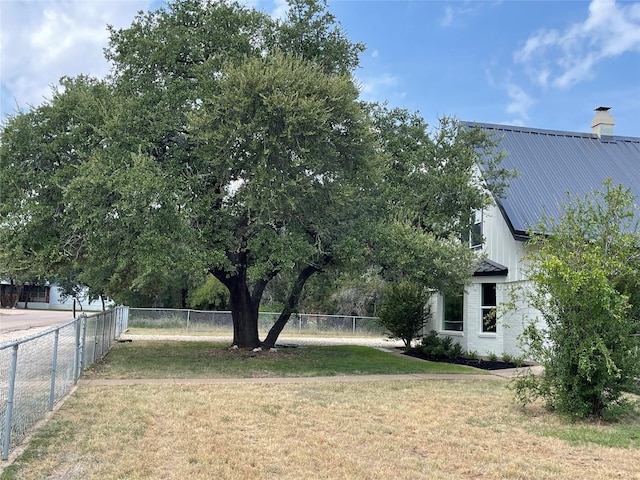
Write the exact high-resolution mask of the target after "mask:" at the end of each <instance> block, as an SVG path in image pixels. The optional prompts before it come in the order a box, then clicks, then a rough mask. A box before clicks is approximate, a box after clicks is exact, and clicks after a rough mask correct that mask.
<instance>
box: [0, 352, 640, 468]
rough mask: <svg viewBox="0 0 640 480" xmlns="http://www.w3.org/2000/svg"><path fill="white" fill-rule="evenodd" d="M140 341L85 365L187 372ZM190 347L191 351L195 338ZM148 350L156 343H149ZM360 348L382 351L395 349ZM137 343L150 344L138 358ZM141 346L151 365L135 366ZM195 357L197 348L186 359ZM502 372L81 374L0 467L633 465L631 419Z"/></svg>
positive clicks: (635, 443)
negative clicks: (320, 376) (498, 377)
mask: <svg viewBox="0 0 640 480" xmlns="http://www.w3.org/2000/svg"><path fill="white" fill-rule="evenodd" d="M141 343H142V342H137V345H127V344H123V345H118V347H117V348H116V349H115V350H114V351H113V352H112V353H111V354H110V355H109V357H108V358H109V363H107V364H104V365H101V366H100V367H99V368H97V369H96V370H95V371H94V372H93V373H92V377H93V378H99V377H113V376H123V377H128V378H132V377H136V376H138V374H136V373H134V372H137V371H144V370H146V371H147V373H153V372H154V371H156V372H157V370H158V369H162V368H165V367H167V366H168V365H170V364H171V363H172V362H173V361H174V360H175V363H176V364H177V365H178V366H177V367H175V372H174V373H176V374H178V373H179V372H180V370H182V373H183V374H184V375H185V376H188V375H190V373H189V372H187V371H185V369H188V370H190V369H191V367H190V366H189V365H190V364H189V362H187V358H186V357H188V354H187V353H185V352H184V350H183V349H182V348H181V347H180V345H176V344H174V343H167V342H157V343H156V344H155V346H154V345H152V344H151V342H149V343H150V344H149V345H147V346H146V347H144V348H142V350H141V351H139V352H138V354H137V355H139V357H138V358H135V356H134V355H133V351H132V350H131V349H130V348H129V347H132V346H136V347H138V348H139V347H140V346H141ZM198 343H199V342H196V345H197V344H198ZM192 347H193V348H194V350H193V351H192V354H193V353H194V352H197V351H199V352H200V353H201V354H202V352H203V351H205V350H206V349H205V348H204V347H196V346H193V345H192ZM209 348H210V349H211V345H210V344H209ZM158 349H159V350H158ZM221 350H224V351H226V352H227V353H229V357H230V358H233V360H234V361H235V363H236V364H241V365H245V366H247V367H248V366H251V367H252V368H250V369H249V370H248V371H247V373H246V374H245V375H238V376H243V377H252V376H255V375H256V370H255V369H253V365H252V363H259V362H262V361H264V362H265V365H266V364H268V363H270V362H271V363H277V364H278V366H277V367H272V366H270V367H268V368H267V367H265V368H263V369H262V370H264V371H271V372H274V370H273V368H275V370H276V371H283V370H286V365H285V364H287V363H289V364H292V363H298V362H305V361H306V362H307V363H308V366H307V367H306V369H302V371H301V372H298V374H299V375H300V376H305V374H304V373H303V371H304V370H306V371H307V372H308V373H311V372H312V371H314V367H313V364H314V363H313V362H314V361H315V362H322V361H327V362H328V361H329V360H328V358H334V360H332V361H333V362H334V366H333V367H332V370H333V371H334V372H335V371H341V370H344V369H348V368H349V367H347V366H346V365H347V364H349V363H351V362H352V361H353V360H354V358H353V356H354V355H356V356H357V355H361V356H362V357H364V358H367V359H368V360H367V361H365V362H362V363H361V366H358V367H357V369H359V370H360V371H362V373H371V372H370V371H367V368H366V365H371V366H372V368H378V367H374V364H375V363H376V360H375V355H374V356H371V357H369V356H368V352H366V350H368V349H364V350H362V349H361V347H360V348H356V349H352V348H347V349H346V352H349V353H344V352H343V356H342V359H340V358H337V357H340V355H339V351H340V349H337V350H336V349H327V350H325V351H324V353H323V352H322V350H321V349H320V351H318V352H315V353H313V354H309V357H308V359H307V360H303V357H304V356H305V355H307V354H305V353H301V354H300V356H297V357H288V358H280V359H273V358H270V357H269V355H270V354H264V355H258V356H255V357H248V358H244V359H243V358H236V357H231V356H232V355H238V352H234V351H229V350H226V349H221ZM303 350H308V351H312V350H313V349H300V351H303ZM371 350H373V349H371ZM159 351H162V352H164V354H163V356H161V357H158V355H159V353H158V352H159ZM373 351H374V352H376V354H381V355H386V356H387V357H386V358H387V359H388V360H390V359H392V358H396V357H394V356H392V355H389V354H388V353H384V352H378V351H377V350H373ZM140 352H142V353H140ZM244 353H245V354H247V353H246V352H244ZM289 354H290V353H289V352H286V355H289ZM145 355H146V356H151V357H150V358H147V359H146V360H145V359H144V357H145ZM221 355H222V354H221ZM247 355H248V354H247ZM284 355H285V354H283V356H284ZM323 357H324V360H322V358H323ZM153 358H155V359H156V365H157V366H156V367H152V366H148V365H149V364H152V363H153V362H151V361H149V360H150V359H153ZM312 358H315V360H313V361H312V360H311V359H312ZM399 360H402V361H404V362H409V363H408V364H407V365H414V366H416V365H424V364H423V363H422V362H419V361H416V360H411V359H404V358H400V359H399ZM218 361H219V362H220V363H224V362H223V361H222V360H220V359H218ZM218 361H216V362H211V363H214V364H215V363H217V362H218ZM199 363H203V362H195V361H194V364H199ZM211 363H209V365H208V366H207V367H206V368H205V370H206V371H209V369H210V368H212V366H211ZM122 364H125V365H124V366H123V365H122ZM126 364H128V365H129V371H127V368H126ZM204 364H206V361H204ZM339 364H343V366H342V367H339V366H338V365H339ZM162 365H164V366H162ZM427 365H428V364H427ZM193 368H200V367H193ZM402 368H409V369H410V368H413V367H411V366H405V367H402ZM415 368H424V367H415ZM205 370H203V371H205ZM257 371H258V372H259V371H260V369H258V370H257ZM116 372H118V373H116ZM201 373H202V372H201ZM507 385H508V384H507V382H503V381H486V380H454V381H450V380H448V381H444V380H430V381H380V382H358V383H347V382H337V383H321V382H317V383H305V384H301V383H296V384H268V383H266V381H265V383H264V384H246V383H242V381H241V380H239V381H238V382H237V383H225V384H208V385H197V384H194V385H175V384H173V385H171V384H170V385H135V386H131V385H129V386H117V387H116V386H82V387H80V388H79V389H78V390H77V391H76V392H75V394H74V395H73V396H72V397H71V398H70V399H69V400H68V401H67V402H66V403H65V405H63V406H62V408H61V409H60V410H59V411H58V412H57V413H56V414H55V415H54V416H53V418H52V419H51V420H50V421H49V422H47V423H46V424H45V425H44V426H43V427H42V428H41V429H40V430H39V431H38V432H37V434H36V436H35V438H34V439H33V440H32V442H31V443H30V445H29V447H28V448H27V450H26V451H25V452H24V454H23V455H22V457H20V458H19V459H18V460H17V461H16V462H15V463H14V464H13V465H12V466H11V467H9V468H7V469H6V470H5V471H4V473H3V474H2V475H0V478H1V479H3V480H7V479H13V478H16V479H17V478H20V479H42V478H48V479H80V478H82V479H174V478H175V479H183V478H189V479H190V480H196V479H241V478H254V479H272V478H277V479H412V480H413V479H423V478H424V479H467V478H469V479H471V478H474V479H475V478H489V479H494V478H509V479H578V478H579V479H598V480H601V479H612V478H621V479H634V478H640V470H639V469H638V465H640V420H638V419H637V418H628V419H625V421H623V422H620V423H616V424H598V425H591V424H586V423H570V422H568V421H566V420H563V419H561V418H558V417H556V416H553V415H551V414H549V413H547V412H546V411H545V410H543V409H542V408H540V407H539V406H536V407H533V408H530V409H527V410H522V409H520V408H519V407H517V406H516V405H514V403H513V401H512V393H511V392H510V391H509V390H508V388H507Z"/></svg>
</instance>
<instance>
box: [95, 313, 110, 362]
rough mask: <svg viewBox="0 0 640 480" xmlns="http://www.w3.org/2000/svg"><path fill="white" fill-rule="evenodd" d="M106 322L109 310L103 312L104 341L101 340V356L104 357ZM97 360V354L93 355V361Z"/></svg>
mask: <svg viewBox="0 0 640 480" xmlns="http://www.w3.org/2000/svg"><path fill="white" fill-rule="evenodd" d="M106 323H107V312H102V341H101V342H100V357H99V358H102V357H103V356H104V343H105V340H104V332H105V330H106ZM96 360H97V358H96V356H95V354H94V355H93V361H94V362H95V361H96Z"/></svg>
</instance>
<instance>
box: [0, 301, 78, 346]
mask: <svg viewBox="0 0 640 480" xmlns="http://www.w3.org/2000/svg"><path fill="white" fill-rule="evenodd" d="M69 320H73V312H70V311H55V310H53V311H52V310H29V309H27V310H24V309H9V308H2V309H0V343H2V342H6V341H8V340H15V339H17V338H22V337H26V336H28V335H33V334H35V333H38V332H40V331H42V330H45V329H47V328H50V327H53V326H54V325H59V324H61V323H65V322H68V321H69Z"/></svg>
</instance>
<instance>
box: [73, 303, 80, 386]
mask: <svg viewBox="0 0 640 480" xmlns="http://www.w3.org/2000/svg"><path fill="white" fill-rule="evenodd" d="M80 330H82V315H80V316H79V317H78V318H76V341H75V351H74V356H73V381H74V383H75V382H77V381H78V371H79V370H80Z"/></svg>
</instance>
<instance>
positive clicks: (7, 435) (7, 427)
mask: <svg viewBox="0 0 640 480" xmlns="http://www.w3.org/2000/svg"><path fill="white" fill-rule="evenodd" d="M17 367H18V344H16V345H14V346H13V352H12V354H11V372H10V373H9V393H8V396H7V410H6V414H5V416H4V439H3V440H4V441H3V445H2V460H7V459H8V458H9V442H10V441H11V416H12V415H13V396H14V392H15V385H16V370H17Z"/></svg>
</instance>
